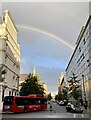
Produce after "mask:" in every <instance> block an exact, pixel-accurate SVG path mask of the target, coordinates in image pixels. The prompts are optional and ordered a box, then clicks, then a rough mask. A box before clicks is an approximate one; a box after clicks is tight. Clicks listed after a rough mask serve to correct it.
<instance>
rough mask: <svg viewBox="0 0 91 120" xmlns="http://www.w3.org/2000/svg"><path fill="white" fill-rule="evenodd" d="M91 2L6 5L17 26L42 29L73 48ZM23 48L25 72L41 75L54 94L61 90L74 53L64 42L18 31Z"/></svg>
mask: <svg viewBox="0 0 91 120" xmlns="http://www.w3.org/2000/svg"><path fill="white" fill-rule="evenodd" d="M88 5H89V3H86V2H85V3H84V2H75V3H74V2H70V3H69V2H68V3H67V2H66V3H65V2H59V3H58V2H55V3H54V2H50V3H48V2H45V3H42V2H40V3H39V2H35V3H33V2H30V3H29V2H25V3H23V2H20V3H18V2H4V3H3V11H4V10H5V9H8V10H9V11H10V13H11V16H12V18H13V19H14V22H15V24H16V25H17V24H18V25H24V26H28V27H29V28H38V29H39V30H43V31H46V32H47V33H52V34H53V35H55V36H57V37H59V38H60V39H62V40H65V42H67V43H69V44H70V45H72V46H75V42H76V38H77V36H78V34H79V31H80V29H81V27H82V26H83V25H84V23H85V21H86V20H87V17H88V14H89V6H88ZM18 30H19V33H18V42H19V43H20V47H21V73H29V72H32V71H33V67H34V66H36V67H37V72H38V74H39V75H40V77H41V80H42V81H43V82H45V83H46V84H47V85H48V89H49V91H50V92H51V91H52V92H53V91H54V92H55V91H57V83H58V79H59V77H60V74H61V72H62V71H64V70H65V68H66V65H67V63H68V61H69V59H70V56H71V54H72V52H73V51H72V50H71V49H70V48H69V47H67V46H66V45H65V44H63V43H62V42H59V41H57V40H56V38H55V37H54V38H53V37H50V36H48V35H47V34H42V33H41V32H36V31H33V30H29V29H20V28H18Z"/></svg>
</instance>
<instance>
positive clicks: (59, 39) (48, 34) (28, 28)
mask: <svg viewBox="0 0 91 120" xmlns="http://www.w3.org/2000/svg"><path fill="white" fill-rule="evenodd" d="M17 27H18V28H21V29H27V30H30V31H34V32H39V33H42V34H44V35H47V36H49V37H51V38H53V39H56V40H58V41H60V42H61V43H63V44H65V45H66V46H68V47H69V48H71V49H72V50H73V49H74V46H72V45H70V44H69V43H67V41H65V40H63V39H61V38H59V37H57V36H56V35H54V34H51V33H49V32H47V31H44V30H41V29H38V28H34V27H29V26H24V25H17Z"/></svg>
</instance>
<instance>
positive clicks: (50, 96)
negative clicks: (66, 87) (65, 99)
mask: <svg viewBox="0 0 91 120" xmlns="http://www.w3.org/2000/svg"><path fill="white" fill-rule="evenodd" d="M47 99H48V101H50V100H51V99H52V95H51V93H49V94H48V97H47Z"/></svg>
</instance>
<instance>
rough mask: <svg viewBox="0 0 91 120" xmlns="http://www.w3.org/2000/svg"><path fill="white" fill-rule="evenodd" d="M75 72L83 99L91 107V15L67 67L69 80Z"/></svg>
mask: <svg viewBox="0 0 91 120" xmlns="http://www.w3.org/2000/svg"><path fill="white" fill-rule="evenodd" d="M73 73H74V74H75V75H76V76H77V79H78V80H81V89H82V99H83V101H88V105H89V108H91V16H89V18H88V20H87V22H86V24H85V26H83V27H82V29H81V32H80V34H79V36H78V39H77V42H76V48H75V50H74V52H73V55H72V57H71V59H70V61H69V63H68V66H67V68H66V77H67V80H69V79H70V77H71V76H72V74H73Z"/></svg>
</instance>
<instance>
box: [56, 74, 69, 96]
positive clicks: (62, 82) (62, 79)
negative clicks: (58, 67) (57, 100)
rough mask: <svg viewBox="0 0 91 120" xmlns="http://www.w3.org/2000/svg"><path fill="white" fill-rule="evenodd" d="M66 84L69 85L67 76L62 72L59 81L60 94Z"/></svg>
mask: <svg viewBox="0 0 91 120" xmlns="http://www.w3.org/2000/svg"><path fill="white" fill-rule="evenodd" d="M66 86H67V81H66V76H65V75H64V73H63V72H62V73H61V76H60V78H59V81H58V94H61V92H62V89H64V87H66Z"/></svg>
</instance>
